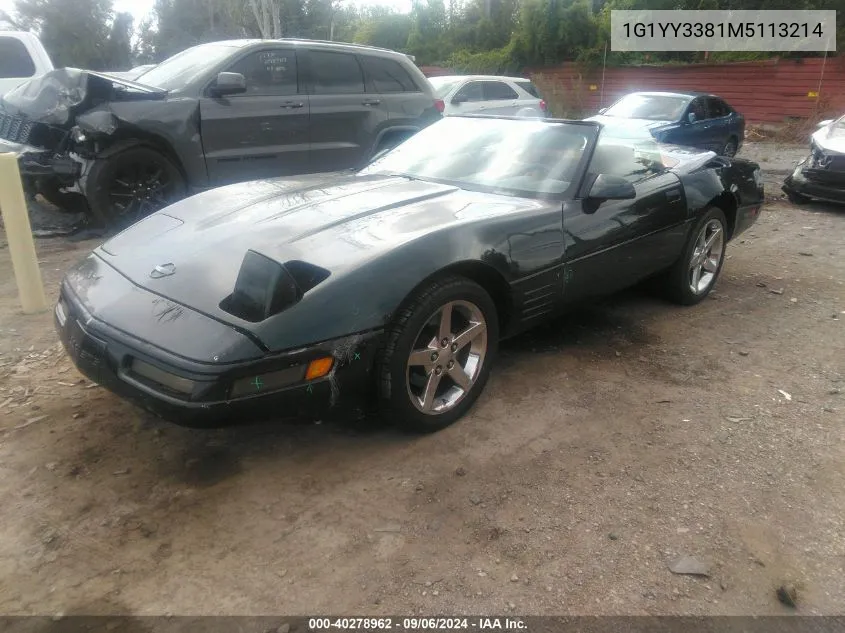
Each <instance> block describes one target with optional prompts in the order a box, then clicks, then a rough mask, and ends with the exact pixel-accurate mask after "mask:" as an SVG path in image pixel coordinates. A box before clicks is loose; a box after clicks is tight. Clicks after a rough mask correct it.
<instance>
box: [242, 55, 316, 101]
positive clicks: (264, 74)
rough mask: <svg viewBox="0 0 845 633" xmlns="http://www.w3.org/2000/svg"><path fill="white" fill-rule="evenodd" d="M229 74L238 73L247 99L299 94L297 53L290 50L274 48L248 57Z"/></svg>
mask: <svg viewBox="0 0 845 633" xmlns="http://www.w3.org/2000/svg"><path fill="white" fill-rule="evenodd" d="M227 71H228V72H232V73H241V74H242V75H243V76H244V77H245V78H246V92H245V93H243V94H245V95H247V96H285V95H295V94H296V93H297V92H299V86H298V81H297V70H296V53H295V52H294V51H293V50H290V49H282V48H274V49H269V50H263V51H256V52H254V53H250V54H249V55H247V56H246V57H244V58H242V59H240V60H238V61H236V62H235V63H234V64H232V65H231V66H230V67H229V68H228V69H227Z"/></svg>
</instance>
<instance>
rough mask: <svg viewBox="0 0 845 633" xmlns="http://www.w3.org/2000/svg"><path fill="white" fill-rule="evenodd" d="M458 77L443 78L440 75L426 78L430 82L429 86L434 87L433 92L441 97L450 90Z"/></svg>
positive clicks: (457, 80) (458, 80)
mask: <svg viewBox="0 0 845 633" xmlns="http://www.w3.org/2000/svg"><path fill="white" fill-rule="evenodd" d="M460 81H461V80H460V79H443V78H441V77H431V78H430V79H429V80H428V83H430V84H431V87H432V88H434V94H435V95H436V96H437V98H438V99H443V98H444V97H445V96H446V95H447V94H449V93H450V92H451V91H452V88H454V87H455V86H456V85H457V84H458V82H460Z"/></svg>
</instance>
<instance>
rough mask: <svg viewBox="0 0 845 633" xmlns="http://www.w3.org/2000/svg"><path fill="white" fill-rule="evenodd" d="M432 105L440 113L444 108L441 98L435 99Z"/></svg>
mask: <svg viewBox="0 0 845 633" xmlns="http://www.w3.org/2000/svg"><path fill="white" fill-rule="evenodd" d="M434 107H435V108H437V111H438V112H440V113H441V114H442V113H443V111H444V110H446V104H445V103H444V102H443V99H435V100H434Z"/></svg>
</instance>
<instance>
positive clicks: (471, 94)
mask: <svg viewBox="0 0 845 633" xmlns="http://www.w3.org/2000/svg"><path fill="white" fill-rule="evenodd" d="M455 96H456V97H461V98H466V100H467V101H484V92H483V91H482V90H481V82H480V81H470V82H469V83H468V84H465V85H464V87H463V88H461V89H460V90H458V92H457V93H456V94H455Z"/></svg>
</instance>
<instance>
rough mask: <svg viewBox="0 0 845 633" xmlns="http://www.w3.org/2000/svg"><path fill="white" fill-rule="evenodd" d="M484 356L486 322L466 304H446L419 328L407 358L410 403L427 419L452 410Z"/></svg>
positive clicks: (473, 376)
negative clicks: (428, 416)
mask: <svg viewBox="0 0 845 633" xmlns="http://www.w3.org/2000/svg"><path fill="white" fill-rule="evenodd" d="M486 354H487V322H486V321H485V319H484V314H483V313H482V312H481V309H480V308H479V307H478V306H477V305H475V304H474V303H471V302H469V301H450V302H449V303H447V304H445V305H444V306H442V307H440V308H439V309H438V310H437V311H436V312H435V313H434V314H432V315H431V317H429V319H428V320H427V321H426V322H425V324H424V325H423V326H422V328H420V331H419V332H418V333H417V337H416V339H415V341H414V345H413V349H412V351H411V354H410V356H409V357H408V364H407V380H406V384H407V389H408V395H409V396H410V398H411V402H413V403H414V406H415V407H416V408H417V409H419V410H420V411H421V412H423V413H425V414H427V415H437V414H441V413H445V412H447V411H450V410H451V409H453V408H454V407H455V406H456V405H457V404H458V403H459V402H460V401H461V400H462V399H463V398H464V396H466V394H467V393H469V391H470V390H471V389H472V387H473V385H474V384H475V382H476V380H477V379H478V376H479V375H480V374H481V368H482V366H483V364H484V357H485V355H486Z"/></svg>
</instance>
